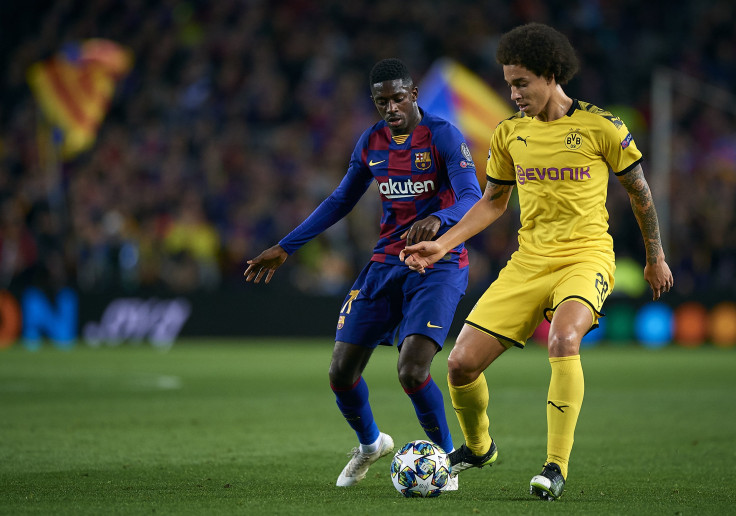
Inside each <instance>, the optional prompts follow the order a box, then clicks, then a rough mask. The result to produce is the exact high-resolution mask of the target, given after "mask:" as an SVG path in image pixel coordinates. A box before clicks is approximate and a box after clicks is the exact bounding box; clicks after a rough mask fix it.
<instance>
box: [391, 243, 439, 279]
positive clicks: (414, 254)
mask: <svg viewBox="0 0 736 516" xmlns="http://www.w3.org/2000/svg"><path fill="white" fill-rule="evenodd" d="M445 254H446V252H445V249H444V248H443V247H442V246H441V245H440V244H438V243H437V242H436V241H424V242H419V243H418V244H414V245H409V246H406V247H405V248H404V249H402V250H401V252H400V253H399V260H401V261H402V262H404V263H405V264H406V265H408V266H409V268H410V269H411V270H413V271H417V272H418V273H420V274H424V269H425V268H426V267H429V266H430V265H432V264H433V263H435V262H437V261H439V260H440V259H441V258H442V257H443V256H445Z"/></svg>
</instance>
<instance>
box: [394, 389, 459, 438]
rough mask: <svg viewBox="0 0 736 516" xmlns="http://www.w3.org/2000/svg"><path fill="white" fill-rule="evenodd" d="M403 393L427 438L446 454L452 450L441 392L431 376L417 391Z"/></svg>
mask: <svg viewBox="0 0 736 516" xmlns="http://www.w3.org/2000/svg"><path fill="white" fill-rule="evenodd" d="M405 392H406V394H408V395H409V398H410V399H411V402H412V403H413V404H414V410H415V411H416V413H417V418H419V424H421V425H422V429H423V430H424V433H426V434H427V437H429V439H430V440H431V441H433V442H435V443H437V444H439V445H440V446H441V447H442V449H443V450H444V451H445V452H446V453H450V452H451V451H452V450H454V449H455V448H454V446H453V445H452V436H451V435H450V428H449V427H448V426H447V418H446V417H445V402H444V399H443V398H442V391H441V390H440V388H439V387H437V384H436V383H434V380H432V376H431V375H430V376H428V377H427V379H426V380H425V382H424V383H423V384H422V385H421V386H420V387H419V388H418V389H416V390H414V391H411V392H410V391H406V390H405Z"/></svg>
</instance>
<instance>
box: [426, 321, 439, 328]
mask: <svg viewBox="0 0 736 516" xmlns="http://www.w3.org/2000/svg"><path fill="white" fill-rule="evenodd" d="M427 328H442V326H437V325H436V324H432V323H431V322H427Z"/></svg>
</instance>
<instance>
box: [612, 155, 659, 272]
mask: <svg viewBox="0 0 736 516" xmlns="http://www.w3.org/2000/svg"><path fill="white" fill-rule="evenodd" d="M618 178H619V181H620V182H621V184H622V185H623V187H624V188H625V189H626V191H627V192H628V194H629V201H630V202H631V209H632V210H633V211H634V216H635V217H636V220H637V222H638V223H639V229H640V230H641V234H642V237H643V238H644V247H645V249H646V253H647V263H650V264H653V263H657V257H658V256H659V253H660V252H661V250H662V240H661V238H660V234H659V222H658V220H657V210H656V209H655V208H654V200H653V199H652V192H651V190H650V189H649V184H648V183H647V180H646V179H644V171H643V170H642V168H641V165H637V166H636V168H634V169H633V170H631V171H629V172H628V173H626V174H624V175H622V176H618Z"/></svg>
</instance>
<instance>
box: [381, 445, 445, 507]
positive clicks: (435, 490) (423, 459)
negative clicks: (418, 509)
mask: <svg viewBox="0 0 736 516" xmlns="http://www.w3.org/2000/svg"><path fill="white" fill-rule="evenodd" d="M391 480H392V481H393V483H394V487H395V488H396V490H397V491H398V492H399V493H401V494H402V495H404V496H406V497H407V498H413V497H423V498H424V497H426V498H429V497H433V496H439V495H440V494H441V493H442V488H443V487H445V486H446V485H447V483H448V482H449V481H450V465H449V463H448V462H447V454H446V453H445V451H444V450H443V449H442V448H440V447H439V446H437V445H436V444H434V443H432V442H430V441H424V440H418V441H412V442H410V443H406V444H405V445H404V446H402V447H401V449H400V450H399V451H398V452H396V455H394V460H393V461H391Z"/></svg>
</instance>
